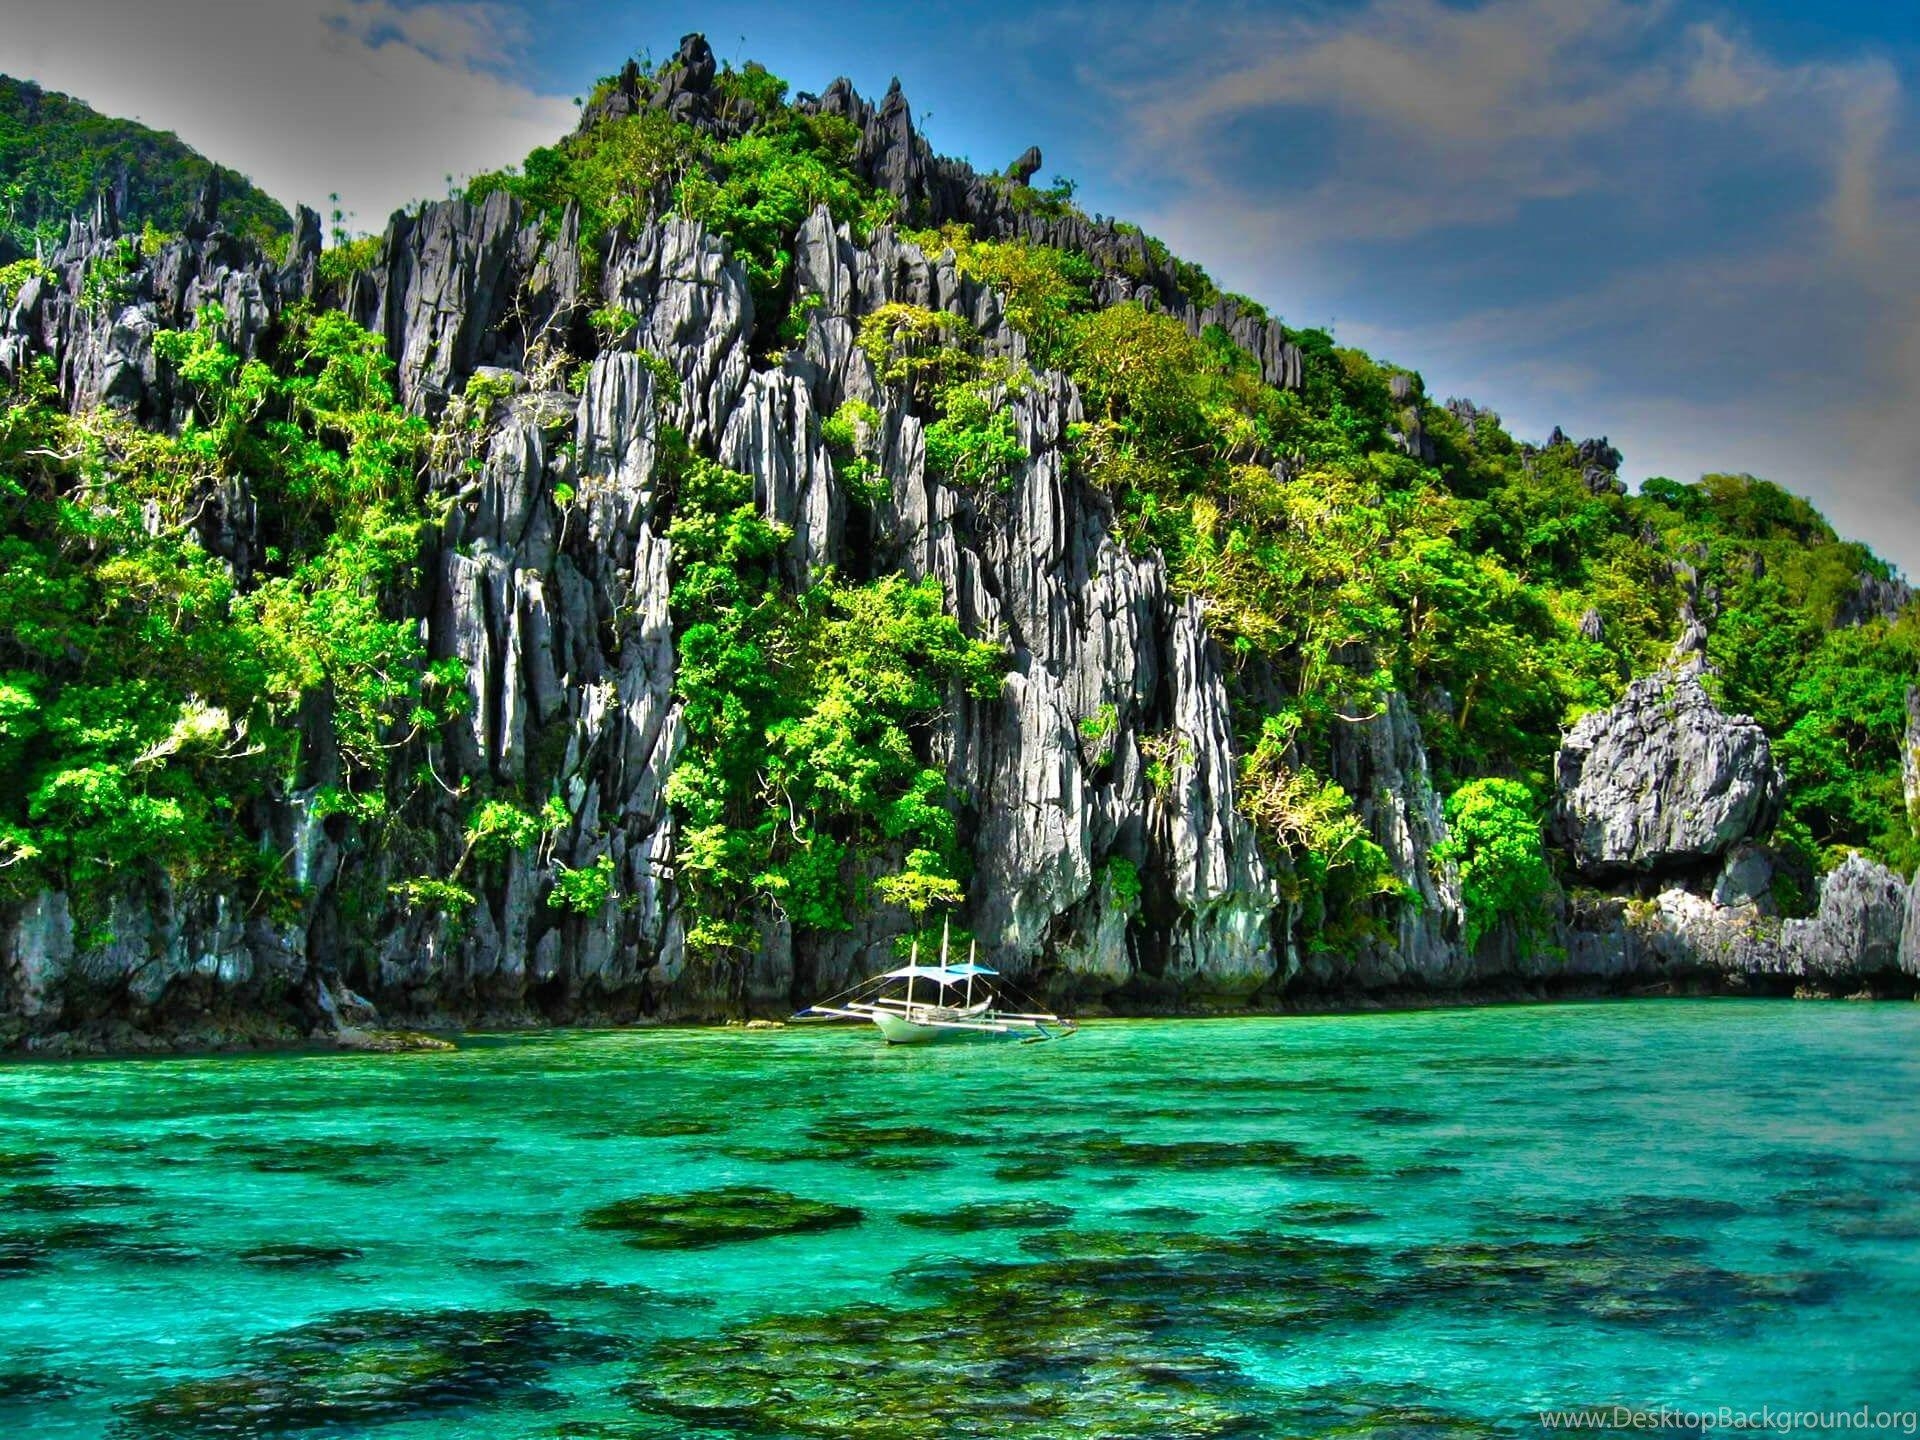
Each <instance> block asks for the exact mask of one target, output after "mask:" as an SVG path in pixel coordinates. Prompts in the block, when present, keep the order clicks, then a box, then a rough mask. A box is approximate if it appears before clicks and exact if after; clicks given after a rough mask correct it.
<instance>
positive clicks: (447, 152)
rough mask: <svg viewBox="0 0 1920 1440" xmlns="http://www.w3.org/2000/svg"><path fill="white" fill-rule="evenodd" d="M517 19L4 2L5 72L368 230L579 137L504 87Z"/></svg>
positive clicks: (517, 39)
mask: <svg viewBox="0 0 1920 1440" xmlns="http://www.w3.org/2000/svg"><path fill="white" fill-rule="evenodd" d="M521 23H522V22H521V21H520V20H519V18H518V17H517V15H515V13H514V12H512V11H510V10H507V9H505V8H504V7H501V6H497V5H491V4H479V3H459V4H422V5H405V6H403V5H399V4H395V3H392V0H166V3H160V0H145V3H127V0H61V3H59V4H47V3H45V0H0V70H4V71H5V72H6V73H8V74H10V75H14V76H18V77H20V78H24V79H31V80H35V81H37V82H38V83H40V84H41V85H43V86H45V87H46V88H48V89H51V90H61V91H65V92H67V93H68V94H71V95H74V96H76V97H78V98H79V99H82V100H85V101H86V102H87V103H88V104H90V105H92V106H93V107H94V108H95V109H98V110H101V111H103V112H105V113H107V114H111V115H126V116H131V117H134V118H137V119H139V120H141V121H143V122H144V123H146V124H148V125H152V126H155V127H157V128H159V129H163V130H172V131H174V132H175V133H177V134H178V135H179V136H180V138H181V139H183V140H185V141H186V142H187V143H188V144H190V145H192V146H193V147H194V148H195V149H197V150H199V151H201V152H202V153H203V154H205V155H207V156H209V157H210V158H212V159H215V160H218V161H219V162H220V163H221V164H223V165H227V166H230V167H231V168H233V169H235V170H238V171H240V172H241V173H242V174H245V175H247V176H249V177H250V178H251V179H252V180H253V181H254V183H256V184H257V185H259V186H260V187H261V188H263V189H265V190H266V191H267V192H268V193H270V194H272V195H273V196H275V197H276V198H278V199H280V200H282V201H284V202H286V204H287V205H288V206H289V207H291V206H292V205H294V204H295V203H297V202H304V203H306V204H309V205H312V206H313V207H314V208H315V209H316V210H319V211H321V213H322V214H325V213H326V210H327V208H328V206H327V196H328V195H329V194H330V193H334V192H338V194H339V195H340V197H341V203H342V205H343V206H344V207H345V208H346V209H348V210H349V211H351V212H353V213H354V216H355V220H354V224H355V225H356V227H357V228H360V229H366V230H377V229H379V228H380V227H381V226H382V225H384V224H385V221H386V217H387V215H388V214H389V213H390V212H392V211H393V210H396V209H399V208H401V207H402V206H405V205H406V204H408V203H410V202H411V201H414V200H418V199H423V198H433V197H435V196H438V195H440V194H442V193H444V191H445V189H446V181H445V177H446V176H447V175H448V174H452V175H454V176H456V177H464V176H466V175H468V174H471V173H475V172H477V171H481V170H486V169H492V168H494V167H497V166H499V165H502V164H507V163H511V162H515V161H518V160H519V159H520V158H521V157H522V156H524V155H525V154H526V152H527V151H528V150H530V149H532V148H533V147H534V146H536V145H542V144H549V143H551V142H552V141H553V140H554V139H555V138H557V137H558V136H559V135H561V134H563V133H565V132H566V131H567V130H569V129H570V128H572V125H573V123H574V118H575V113H576V112H575V111H574V108H573V104H572V101H571V99H570V98H568V97H566V96H555V95H543V94H540V93H538V92H536V91H534V90H532V89H530V88H528V87H527V86H526V85H524V84H521V83H519V82H517V81H515V80H513V79H511V78H509V77H508V76H507V74H506V73H505V67H506V65H507V64H508V63H509V62H510V61H511V59H512V57H513V56H514V55H515V53H516V52H517V51H518V50H519V49H520V48H521V47H522V44H523V42H524V40H525V35H524V33H523V31H522V29H521Z"/></svg>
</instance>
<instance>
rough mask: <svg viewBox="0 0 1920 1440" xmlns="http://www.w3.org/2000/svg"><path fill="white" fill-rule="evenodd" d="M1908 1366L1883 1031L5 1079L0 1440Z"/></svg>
mask: <svg viewBox="0 0 1920 1440" xmlns="http://www.w3.org/2000/svg"><path fill="white" fill-rule="evenodd" d="M1916 1338H1920V1005H1912V1004H1904V1005H1903V1004H1894V1003H1886V1004H1878V1005H1866V1004H1861V1005H1847V1004H1792V1003H1785V1002H1772V1003H1768V1002H1741V1001H1651V1002H1633V1003H1618V1004H1596V1005H1561V1006H1551V1007H1541V1008H1513V1009H1481V1010H1451V1011H1431V1012H1425V1013H1417V1014H1385V1015H1364V1016H1336V1017H1324V1018H1323V1017H1313V1018H1271V1019H1235V1020H1169V1021H1115V1022H1108V1023H1092V1024H1089V1025H1087V1026H1086V1027H1085V1028H1084V1029H1083V1031H1082V1032H1081V1034H1080V1035H1078V1036H1077V1037H1075V1038H1073V1039H1071V1040H1068V1041H1062V1042H1055V1043H1049V1044H1039V1045H957V1046H951V1047H938V1048H929V1049H888V1048H886V1047H885V1046H883V1045H882V1044H881V1043H880V1042H879V1040H878V1037H877V1036H876V1035H875V1034H874V1033H873V1032H871V1031H870V1030H866V1029H842V1028H832V1029H798V1028H793V1029H786V1030H776V1031H753V1032H743V1031H738V1030H733V1031H722V1030H705V1031H700V1030H653V1031H621V1032H599V1033H561V1034H548V1035H538V1036H524V1037H523V1036H513V1037H498V1038H488V1037H478V1038H473V1039H470V1040H468V1041H465V1042H463V1043H462V1046H461V1048H460V1050H459V1051H458V1052H457V1053H450V1054H415V1055H396V1056H360V1055H334V1054H326V1055H320V1054H314V1055H272V1056H257V1057H223V1058H202V1059H143V1060H127V1061H77V1062H64V1063H14V1064H5V1065H0V1435H4V1436H31V1437H35V1440H50V1437H68V1436H88V1437H91V1436H122V1437H136V1440H137V1437H148V1436H242V1437H246V1436H287V1435H292V1436H298V1435H302V1434H306V1433H310V1432H312V1433H327V1434H333V1435H343V1434H344V1435H371V1436H379V1437H383V1440H426V1437H453V1436H459V1437H483V1440H486V1437H503V1440H504V1437H512V1440H528V1437H555V1440H559V1437H609V1440H626V1437H707V1436H711V1437H735V1436H738V1437H747V1436H751V1437H786V1436H794V1437H815V1436H819V1437H828V1436H834V1437H837V1436H849V1437H873V1440H880V1437H886V1440H920V1437H929V1440H931V1437H946V1436H1005V1437H1095V1436H1099V1437H1131V1436H1140V1437H1155V1440H1160V1437H1187V1436H1194V1437H1201V1436H1268V1435H1289V1436H1309V1437H1311V1436H1329V1437H1331V1436H1360V1435H1369V1434H1377V1435H1407V1436H1436V1437H1438V1436H1472V1435H1483V1434H1498V1435H1505V1434H1539V1433H1540V1432H1541V1428H1542V1422H1541V1420H1540V1419H1539V1412H1541V1411H1542V1410H1557V1409H1564V1408H1570V1407H1581V1406H1609V1407H1610V1406H1614V1405H1624V1406H1628V1407H1636V1408H1645V1409H1657V1408H1658V1407H1661V1406H1668V1407H1672V1409H1674V1410H1676V1411H1680V1412H1683V1414H1684V1412H1708V1413H1709V1414H1711V1413H1713V1412H1717V1411H1718V1410H1719V1409H1720V1407H1722V1406H1727V1407H1731V1408H1733V1409H1735V1410H1739V1411H1743V1412H1745V1411H1754V1410H1759V1409H1761V1408H1762V1407H1771V1408H1772V1409H1774V1410H1776V1411H1778V1410H1781V1409H1789V1410H1795V1411H1809V1410H1811V1411H1833V1410H1850V1411H1851V1410H1855V1409H1857V1407H1859V1406H1861V1405H1866V1406H1869V1407H1873V1408H1875V1409H1885V1410H1896V1411H1897V1410H1901V1409H1905V1410H1912V1409H1913V1408H1914V1407H1915V1405H1916V1403H1917V1402H1920V1346H1916V1344H1915V1341H1916ZM1909 1433H1911V1432H1909Z"/></svg>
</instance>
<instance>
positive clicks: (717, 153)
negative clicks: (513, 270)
mask: <svg viewBox="0 0 1920 1440" xmlns="http://www.w3.org/2000/svg"><path fill="white" fill-rule="evenodd" d="M715 88H716V92H717V95H718V102H719V106H720V109H721V112H722V115H723V116H724V117H725V118H727V119H729V120H731V121H734V122H737V123H739V124H740V125H741V126H743V127H744V128H743V130H742V133H739V134H728V135H725V136H724V137H723V136H722V135H720V134H718V133H716V132H714V131H711V130H705V129H700V130H696V129H695V128H694V127H692V126H689V125H685V124H681V123H678V122H675V121H673V120H672V119H670V118H669V117H668V116H667V115H666V114H665V112H663V111H658V110H642V111H639V112H637V113H635V114H631V115H625V116H621V117H619V118H618V119H614V120H609V121H603V122H602V123H599V124H596V125H592V126H589V127H588V128H586V129H584V130H582V131H580V132H579V133H577V134H575V135H572V136H569V137H568V138H567V139H565V140H563V141H561V142H560V143H559V144H558V145H554V146H549V147H546V148H543V149H539V150H536V151H534V152H533V153H532V154H531V155H529V156H528V157H527V159H526V163H525V164H524V165H523V166H522V167H520V169H519V170H517V171H494V172H491V173H489V174H485V175H477V176H475V177H474V178H473V179H472V180H470V181H469V182H468V183H467V187H466V194H467V197H468V198H469V199H471V200H479V199H484V198H485V197H486V196H487V195H489V194H491V193H492V192H493V191H495V190H506V191H508V192H510V193H511V194H514V195H517V196H518V197H519V198H520V199H521V200H522V201H523V202H525V203H526V205H527V206H528V207H529V208H530V209H532V210H534V211H535V212H537V213H538V214H539V215H540V216H541V217H542V219H543V222H544V224H545V225H546V226H547V228H548V230H549V231H550V232H551V231H553V230H555V229H557V228H558V226H559V224H560V221H561V218H562V216H563V214H564V212H565V210H566V207H567V206H568V205H569V204H577V205H578V206H579V207H580V216H581V234H582V237H583V238H584V239H585V240H586V242H587V243H588V245H589V247H592V246H593V245H595V244H596V243H597V242H598V240H599V238H600V237H601V236H603V235H604V234H605V233H606V232H607V231H609V230H611V229H613V228H615V227H620V226H624V227H626V228H627V229H629V230H632V229H637V228H638V227H639V226H640V225H641V224H643V223H644V222H645V221H646V220H647V219H648V218H649V217H650V216H652V215H654V214H658V213H665V212H666V211H668V210H672V211H675V212H677V213H679V214H682V215H687V216H691V217H692V218H694V219H697V220H699V221H701V222H703V223H704V224H705V225H706V226H707V227H708V228H709V229H711V230H715V231H717V232H719V233H721V234H723V235H725V236H726V237H727V238H728V239H729V240H730V241H731V242H732V244H733V250H734V254H735V255H736V256H737V257H739V259H740V260H741V262H742V263H743V264H744V265H745V267H746V270H747V278H748V282H749V284H750V286H751V288H752V290H753V296H754V301H755V303H756V305H757V307H758V308H759V311H760V313H761V314H763V315H774V316H778V315H779V314H780V313H781V312H782V310H783V309H784V299H785V286H786V278H787V267H788V265H789V264H790V263H791V262H792V259H793V251H792V245H793V237H794V233H795V232H796V231H797V230H798V229H799V228H800V223H801V222H802V221H803V220H805V219H806V218H807V216H808V215H809V214H811V213H812V212H813V211H814V210H815V209H816V208H817V207H819V206H821V205H825V206H826V207H827V208H828V209H829V210H830V211H831V212H832V213H833V217H834V218H835V219H836V220H847V221H851V222H853V223H854V225H855V226H856V227H857V228H858V229H860V230H861V232H862V233H864V232H865V231H866V229H867V228H868V227H870V226H872V225H874V224H878V223H879V222H881V221H883V220H885V219H887V218H889V217H890V216H891V215H892V213H893V198H892V197H891V196H890V195H886V194H884V193H877V192H875V191H874V190H873V189H872V187H870V186H868V185H865V184H863V183H862V182H861V181H860V180H859V179H858V178H856V177H855V176H854V174H853V172H852V170H851V169H850V168H849V164H848V162H849V161H850V160H851V158H852V155H853V150H854V146H855V145H856V144H857V143H858V139H859V137H858V135H857V134H856V133H855V132H854V129H853V127H852V126H851V125H850V124H848V123H847V122H846V121H844V120H841V119H839V118H838V117H836V116H831V115H804V114H802V113H801V112H799V111H798V110H795V109H793V108H792V107H790V106H788V105H787V104H786V103H785V98H786V89H787V87H786V82H785V81H783V80H781V79H779V77H777V76H774V75H771V74H769V73H768V72H767V71H766V70H764V69H762V68H761V67H760V66H758V65H748V66H746V67H745V68H744V69H742V70H738V71H734V70H731V69H730V70H727V71H725V72H723V73H722V74H721V75H720V76H718V77H716V80H715Z"/></svg>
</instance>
